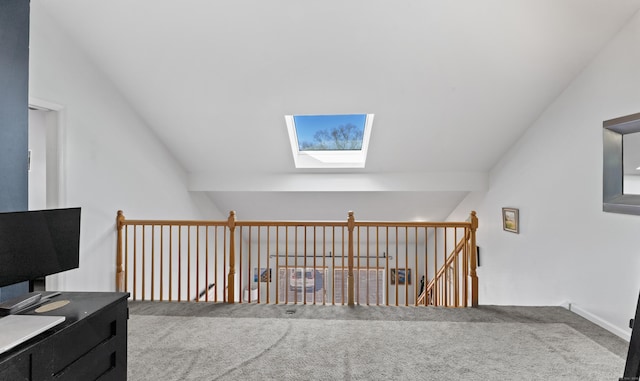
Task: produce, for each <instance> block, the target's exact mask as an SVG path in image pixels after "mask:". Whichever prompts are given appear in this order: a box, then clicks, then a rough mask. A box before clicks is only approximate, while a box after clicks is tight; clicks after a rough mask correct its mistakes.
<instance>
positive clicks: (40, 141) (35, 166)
mask: <svg viewBox="0 0 640 381" xmlns="http://www.w3.org/2000/svg"><path fill="white" fill-rule="evenodd" d="M46 127H47V123H46V112H45V111H39V110H29V152H30V153H31V160H30V166H29V210H40V209H46V207H47V131H46Z"/></svg>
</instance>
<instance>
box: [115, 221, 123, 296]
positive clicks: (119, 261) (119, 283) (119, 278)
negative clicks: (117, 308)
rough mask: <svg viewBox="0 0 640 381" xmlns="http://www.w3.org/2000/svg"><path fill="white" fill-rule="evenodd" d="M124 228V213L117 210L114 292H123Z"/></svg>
mask: <svg viewBox="0 0 640 381" xmlns="http://www.w3.org/2000/svg"><path fill="white" fill-rule="evenodd" d="M123 227H124V213H123V212H122V210H118V215H117V216H116V229H117V232H118V247H117V248H116V291H118V292H124V291H125V286H124V260H123V254H122V228H123Z"/></svg>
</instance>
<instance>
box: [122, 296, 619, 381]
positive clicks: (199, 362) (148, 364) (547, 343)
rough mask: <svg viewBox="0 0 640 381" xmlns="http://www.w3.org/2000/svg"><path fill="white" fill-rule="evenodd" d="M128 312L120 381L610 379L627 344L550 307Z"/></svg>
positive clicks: (206, 307) (142, 307)
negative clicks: (126, 347)
mask: <svg viewBox="0 0 640 381" xmlns="http://www.w3.org/2000/svg"><path fill="white" fill-rule="evenodd" d="M130 307H131V317H130V320H129V355H128V369H129V372H128V376H129V378H128V379H129V380H258V379H260V380H484V381H486V380H581V381H584V380H617V379H618V378H619V377H621V376H622V373H623V370H624V357H625V356H626V346H627V345H628V344H627V343H626V342H624V341H623V340H621V339H619V338H616V337H615V336H613V335H610V334H608V333H607V332H606V331H603V330H601V329H600V328H599V327H597V326H594V325H592V324H591V323H589V322H587V321H586V320H584V319H582V318H580V317H579V316H577V315H574V314H572V313H571V312H569V311H566V310H564V309H562V308H542V309H541V308H536V307H529V308H527V307H480V308H478V309H456V310H453V309H440V308H424V307H420V308H407V307H403V308H394V307H352V308H349V307H342V306H329V307H322V306H295V307H291V306H264V305H262V306H251V305H245V306H230V307H229V306H226V305H218V304H203V303H200V304H198V305H197V306H195V307H194V306H193V305H191V304H187V303H172V304H169V303H144V302H142V303H141V302H132V303H131V306H130ZM181 307H182V308H181ZM256 307H257V308H256ZM189 309H191V311H190V312H191V314H192V315H193V316H183V315H184V314H185V311H187V310H189ZM331 311H333V315H334V317H333V318H332V317H331V314H330V312H331ZM314 312H315V313H314ZM279 314H281V316H278V315H279ZM252 315H253V316H252ZM314 315H315V317H314ZM447 315H449V318H450V319H447ZM260 316H263V317H260Z"/></svg>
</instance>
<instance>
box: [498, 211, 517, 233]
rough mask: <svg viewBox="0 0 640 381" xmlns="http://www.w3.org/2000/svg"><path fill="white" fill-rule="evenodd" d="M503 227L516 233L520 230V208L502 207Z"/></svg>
mask: <svg viewBox="0 0 640 381" xmlns="http://www.w3.org/2000/svg"><path fill="white" fill-rule="evenodd" d="M502 229H504V230H506V231H508V232H512V233H516V234H517V233H519V232H520V222H519V221H518V209H516V208H502Z"/></svg>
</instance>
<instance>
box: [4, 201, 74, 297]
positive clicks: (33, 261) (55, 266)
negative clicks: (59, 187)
mask: <svg viewBox="0 0 640 381" xmlns="http://www.w3.org/2000/svg"><path fill="white" fill-rule="evenodd" d="M79 263H80V208H67V209H47V210H37V211H28V212H10V213H0V287H2V286H7V285H10V284H15V283H20V282H24V281H32V280H34V279H37V278H40V277H43V276H45V275H51V274H56V273H59V272H62V271H66V270H70V269H74V268H77V267H78V266H79Z"/></svg>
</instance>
